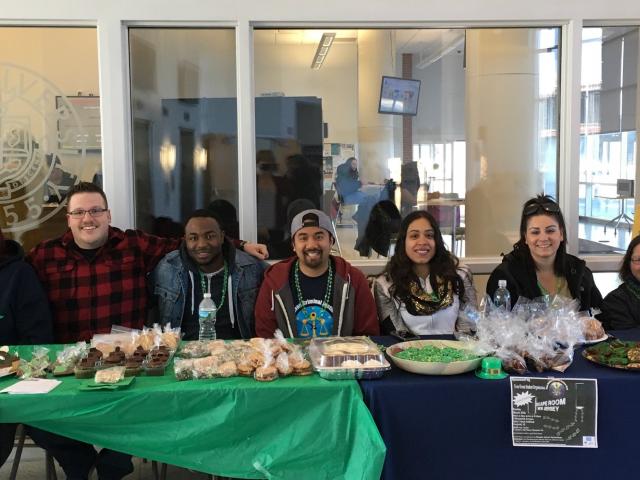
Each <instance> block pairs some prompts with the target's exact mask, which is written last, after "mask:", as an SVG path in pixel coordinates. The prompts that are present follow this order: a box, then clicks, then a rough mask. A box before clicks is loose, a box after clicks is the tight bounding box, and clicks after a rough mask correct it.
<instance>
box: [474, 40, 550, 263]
mask: <svg viewBox="0 0 640 480" xmlns="http://www.w3.org/2000/svg"><path fill="white" fill-rule="evenodd" d="M536 55H537V52H536V30H535V29H521V28H518V29H516V28H514V29H477V30H475V29H469V30H467V43H466V62H467V63H466V94H465V97H466V99H465V102H466V137H467V173H466V176H467V194H466V202H465V203H466V215H465V217H466V219H465V220H466V255H467V256H496V255H498V254H500V253H501V252H504V253H507V252H508V251H510V249H511V246H512V245H513V243H515V242H516V241H517V240H518V238H519V224H520V214H521V209H522V204H523V203H524V202H525V201H526V200H527V199H528V198H530V197H532V196H533V195H535V194H537V193H540V192H541V191H542V189H543V181H542V175H541V173H540V172H539V168H538V166H537V163H536V154H537V151H538V138H539V132H538V117H539V115H538V72H537V57H536Z"/></svg>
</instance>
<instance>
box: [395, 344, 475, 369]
mask: <svg viewBox="0 0 640 480" xmlns="http://www.w3.org/2000/svg"><path fill="white" fill-rule="evenodd" d="M425 345H433V346H435V347H440V348H442V347H452V348H458V349H465V350H469V347H468V345H467V344H466V343H463V342H459V341H457V340H413V341H411V342H402V343H396V344H395V345H392V346H390V347H388V348H387V354H388V355H389V358H390V359H391V361H392V362H393V363H395V364H396V365H397V366H398V367H400V368H401V369H403V370H406V371H407V372H411V373H418V374H420V375H457V374H459V373H465V372H469V371H471V370H475V369H476V368H478V365H479V364H480V360H481V358H480V357H478V358H474V359H472V360H464V361H460V362H449V363H443V362H418V361H415V360H404V359H402V358H398V357H396V354H397V353H398V352H400V351H402V350H404V349H406V348H410V347H417V348H420V347H424V346H425Z"/></svg>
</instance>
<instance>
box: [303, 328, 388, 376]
mask: <svg viewBox="0 0 640 480" xmlns="http://www.w3.org/2000/svg"><path fill="white" fill-rule="evenodd" d="M309 356H310V357H311V362H312V363H313V368H314V369H315V370H316V371H317V372H318V373H319V374H320V376H321V377H322V378H326V379H329V380H343V379H351V378H368V379H371V378H378V377H380V376H382V375H383V373H384V372H385V371H387V370H389V369H390V368H391V365H390V364H389V362H388V361H387V359H386V358H385V357H384V354H383V353H382V352H381V351H380V349H379V348H378V346H377V345H376V344H375V343H374V342H372V341H371V340H370V339H369V338H367V337H332V338H314V339H313V340H311V345H310V346H309ZM293 367H294V375H295V374H297V373H296V365H295V364H293Z"/></svg>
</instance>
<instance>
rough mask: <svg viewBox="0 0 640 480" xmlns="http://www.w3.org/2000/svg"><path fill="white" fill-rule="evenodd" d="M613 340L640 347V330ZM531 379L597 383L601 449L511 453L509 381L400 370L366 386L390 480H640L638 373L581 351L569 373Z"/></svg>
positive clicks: (518, 450) (385, 472) (527, 449)
mask: <svg viewBox="0 0 640 480" xmlns="http://www.w3.org/2000/svg"><path fill="white" fill-rule="evenodd" d="M614 333H615V334H616V336H618V337H619V338H623V339H629V340H640V329H634V330H628V331H625V332H614ZM376 340H377V341H378V342H379V343H383V344H386V345H391V344H393V343H396V341H395V340H393V339H391V338H387V337H382V338H378V339H376ZM527 375H529V374H527ZM531 376H545V377H551V376H556V377H564V378H597V379H598V395H599V402H598V410H599V412H598V445H599V447H598V448H597V449H591V448H535V447H514V446H512V440H511V410H510V386H509V379H508V378H506V379H504V380H480V379H479V378H476V377H475V375H474V374H473V372H470V373H467V374H463V375H456V376H422V375H416V374H412V373H408V372H405V371H403V370H400V369H398V368H397V367H395V365H394V366H393V369H392V371H391V372H389V373H388V374H387V375H385V376H384V377H383V378H381V379H378V380H369V381H361V382H360V385H361V388H362V391H363V393H364V399H365V402H366V403H367V406H368V407H369V409H370V410H371V413H372V415H373V417H374V420H375V421H376V424H377V425H378V429H379V430H380V433H381V434H382V437H383V439H384V441H385V444H386V446H387V457H386V460H385V464H384V470H383V478H384V479H385V480H390V479H402V480H412V479H420V480H426V479H436V480H447V479H455V480H465V479H491V480H494V479H503V478H504V479H518V480H523V479H536V480H538V479H540V478H547V477H549V476H551V475H553V473H554V472H558V473H559V472H564V473H561V475H562V477H564V476H565V475H568V478H579V479H594V478H600V477H602V476H604V477H606V478H616V477H615V475H616V474H625V478H637V475H638V467H637V457H636V455H638V452H639V450H638V445H639V444H638V433H640V403H639V400H640V373H639V372H629V371H621V370H615V369H611V368H607V367H601V366H599V365H595V364H593V363H591V362H589V361H587V360H585V359H584V358H583V357H582V355H581V351H576V355H575V357H574V362H573V364H572V365H571V366H570V367H569V368H568V369H567V371H566V372H565V373H557V372H546V373H545V374H543V375H533V374H532V375H531Z"/></svg>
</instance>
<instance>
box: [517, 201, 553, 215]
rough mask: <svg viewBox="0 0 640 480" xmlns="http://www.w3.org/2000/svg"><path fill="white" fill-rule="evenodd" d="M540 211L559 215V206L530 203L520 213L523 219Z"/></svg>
mask: <svg viewBox="0 0 640 480" xmlns="http://www.w3.org/2000/svg"><path fill="white" fill-rule="evenodd" d="M540 210H542V211H544V212H547V213H560V205H558V204H557V203H555V202H545V203H538V202H535V203H531V204H529V205H526V206H525V207H524V210H522V213H523V215H524V216H525V217H528V216H529V215H533V214H534V213H538V212H539V211H540Z"/></svg>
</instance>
